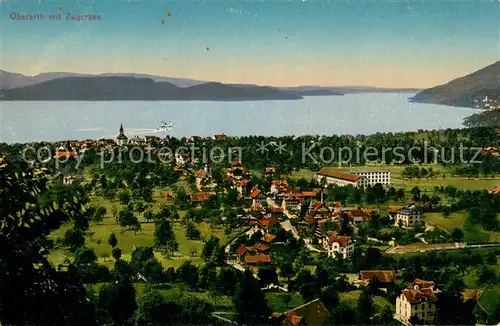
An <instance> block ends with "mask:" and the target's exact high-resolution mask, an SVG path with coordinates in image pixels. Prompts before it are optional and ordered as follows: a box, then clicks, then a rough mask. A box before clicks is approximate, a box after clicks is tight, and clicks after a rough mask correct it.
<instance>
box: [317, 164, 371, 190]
mask: <svg viewBox="0 0 500 326" xmlns="http://www.w3.org/2000/svg"><path fill="white" fill-rule="evenodd" d="M314 178H315V179H316V181H317V182H318V183H319V184H321V182H322V180H323V178H324V179H325V180H326V184H327V185H331V184H333V185H336V186H340V187H343V186H353V187H359V188H365V187H366V186H368V185H369V182H368V180H367V179H366V178H365V177H363V176H360V175H356V174H352V173H345V172H342V171H340V170H337V169H332V168H322V169H321V170H320V171H319V172H316V173H315V174H314Z"/></svg>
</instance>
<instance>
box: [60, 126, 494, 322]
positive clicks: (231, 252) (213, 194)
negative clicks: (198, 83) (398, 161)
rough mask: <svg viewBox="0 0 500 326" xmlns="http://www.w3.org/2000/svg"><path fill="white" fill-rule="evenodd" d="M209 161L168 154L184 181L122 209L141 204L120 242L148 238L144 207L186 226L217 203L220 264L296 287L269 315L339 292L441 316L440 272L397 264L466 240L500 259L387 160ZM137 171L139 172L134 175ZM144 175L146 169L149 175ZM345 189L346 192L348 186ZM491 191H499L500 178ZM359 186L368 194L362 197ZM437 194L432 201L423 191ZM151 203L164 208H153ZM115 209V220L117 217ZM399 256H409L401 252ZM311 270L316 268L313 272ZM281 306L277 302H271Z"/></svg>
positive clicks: (66, 178)
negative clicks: (353, 163) (441, 221)
mask: <svg viewBox="0 0 500 326" xmlns="http://www.w3.org/2000/svg"><path fill="white" fill-rule="evenodd" d="M227 139H228V137H227V136H225V135H216V136H214V137H213V138H212V141H225V140H227ZM200 140H201V138H200V137H188V138H184V139H183V140H182V142H181V143H180V144H181V145H189V144H190V143H192V142H194V141H200ZM169 142H171V140H170V139H169V138H165V139H161V138H158V137H144V138H138V137H135V138H130V139H129V138H128V137H127V136H126V135H125V133H124V128H123V126H121V127H120V130H119V134H118V136H117V138H116V140H112V139H109V140H97V141H93V140H87V141H64V142H59V143H56V144H54V146H55V147H56V148H58V149H60V151H58V152H57V154H56V156H55V157H54V159H55V160H60V161H65V162H66V161H67V162H70V163H71V159H72V158H76V157H78V156H79V155H81V154H82V153H85V152H86V151H87V150H89V149H91V150H92V151H94V152H99V151H104V150H116V149H121V148H127V147H129V146H140V147H141V148H143V149H145V150H149V151H152V152H156V153H157V152H158V149H159V148H160V147H161V146H162V145H165V144H168V143H169ZM68 159H69V160H68ZM213 165H214V164H212V163H211V162H210V161H209V160H207V159H206V157H204V158H202V159H200V160H198V159H195V160H192V159H190V157H189V155H188V154H187V153H184V154H182V155H175V157H173V160H172V163H169V164H167V165H165V166H166V167H167V168H168V169H171V171H172V173H174V175H175V180H178V181H177V182H176V183H177V184H182V185H183V186H182V187H181V188H183V189H185V190H182V191H179V189H178V188H176V187H174V188H171V187H170V188H169V187H168V186H167V187H160V188H158V189H156V190H154V191H153V195H154V196H153V199H152V201H153V203H154V202H157V203H156V204H154V205H153V206H152V208H147V207H148V204H146V205H144V204H141V205H140V207H146V208H139V209H135V208H130V209H129V210H130V211H131V212H134V214H137V216H138V222H136V223H138V225H137V227H135V226H133V224H130V225H131V227H132V228H131V229H130V230H132V229H134V230H135V231H134V233H133V235H132V234H131V233H130V232H131V231H126V233H123V232H125V231H120V234H121V235H120V239H127V240H126V241H127V242H130V244H133V248H132V251H131V252H130V253H125V252H124V253H123V254H124V256H125V255H131V256H133V253H134V251H135V250H136V243H135V240H134V239H135V237H136V236H138V235H141V234H143V235H142V237H144V235H146V234H149V236H148V237H149V239H150V240H147V242H149V243H151V242H152V241H153V233H152V231H154V230H153V229H148V227H149V224H147V223H148V221H149V218H150V217H147V215H148V216H149V215H158V214H159V215H161V214H162V212H166V211H169V210H170V211H171V210H174V211H175V210H178V213H176V214H177V215H180V217H181V223H179V222H176V221H175V220H174V224H173V225H174V227H175V228H176V230H178V228H179V227H182V225H183V224H184V225H186V227H187V229H186V230H189V229H190V228H193V229H196V228H200V227H201V224H199V221H196V219H195V220H193V221H196V222H195V223H193V222H192V221H191V220H189V221H188V222H186V223H187V224H185V223H184V222H182V221H183V220H188V219H189V217H187V216H198V215H201V216H203V215H207V216H208V215H210V216H212V214H215V215H213V216H212V217H210V222H202V223H205V224H204V225H206V223H209V224H210V225H211V226H210V227H209V230H208V231H206V232H208V233H207V237H208V236H211V235H210V233H211V232H213V231H214V230H217V228H218V227H222V226H224V228H225V231H224V233H225V234H226V236H224V237H223V238H225V239H226V240H225V241H222V242H221V243H220V244H222V245H223V254H222V256H219V257H223V258H222V260H221V262H222V264H223V265H224V266H226V267H228V268H232V269H234V270H235V271H237V272H241V273H243V272H245V271H247V270H248V271H250V272H251V273H252V275H253V277H254V278H255V280H256V281H257V282H258V284H259V285H260V286H261V287H262V288H261V290H262V291H263V292H264V293H267V294H269V295H271V294H272V293H276V298H285V299H278V301H279V300H285V301H288V300H292V299H286V298H288V296H289V295H292V297H290V298H297V299H294V300H293V302H297V305H296V307H295V308H293V309H289V307H288V305H289V302H287V303H286V306H285V308H286V309H283V307H282V306H281V307H282V308H281V310H282V311H274V312H273V313H272V315H271V316H269V318H270V319H271V320H273V323H278V324H281V325H321V324H324V323H325V322H326V320H327V319H328V318H331V316H332V312H331V311H329V310H331V309H333V308H332V307H334V304H333V303H332V302H336V300H338V298H337V297H339V296H340V298H345V297H349V296H353V298H352V299H350V301H349V300H348V302H351V304H356V302H357V304H360V303H359V302H360V300H361V301H362V300H367V302H371V303H370V305H373V307H372V308H370V309H371V310H370V311H372V315H371V316H369V317H367V318H368V320H372V322H374V323H375V322H379V323H382V322H383V323H386V324H387V323H389V324H391V323H396V324H397V323H402V324H405V325H414V324H431V323H433V322H434V321H435V319H436V318H437V309H438V306H439V303H438V297H439V296H438V295H437V294H439V293H440V291H441V289H440V288H438V283H439V284H440V286H445V285H446V284H443V279H442V276H439V277H438V279H428V278H426V279H425V280H424V279H422V278H420V276H419V275H422V273H414V272H410V270H409V268H408V267H407V266H405V265H404V264H411V265H412V266H414V267H412V268H417V269H419V268H421V267H420V266H419V265H418V264H417V263H416V262H415V261H413V260H412V259H414V258H412V257H413V255H417V256H418V255H429V256H425V257H427V258H425V259H431V258H430V257H435V256H432V255H436V254H438V255H441V256H439V257H442V258H443V259H445V257H448V256H446V255H448V253H449V255H455V254H453V253H454V252H461V251H462V250H468V251H469V252H470V250H487V251H484V253H488V255H489V254H490V253H491V255H494V256H495V259H496V254H498V249H496V248H498V247H499V243H494V242H488V243H475V242H472V243H468V241H466V239H464V237H463V236H455V235H454V234H451V236H450V232H448V231H446V230H443V229H442V227H440V226H439V225H437V224H436V223H434V222H433V223H431V222H430V221H429V219H428V218H426V217H425V216H424V215H425V214H429V213H425V212H426V211H429V208H430V207H434V206H435V205H437V203H438V202H439V200H440V199H439V198H438V197H437V196H436V195H434V196H433V197H432V198H430V197H429V199H428V200H423V199H422V197H420V191H419V190H418V189H417V190H415V188H413V189H411V191H409V190H403V189H399V190H396V188H395V187H394V186H395V185H394V182H395V181H396V187H401V186H402V185H403V184H402V183H401V182H402V180H401V175H402V174H401V173H398V175H397V176H394V175H393V172H392V171H394V169H393V167H391V166H388V165H385V166H375V167H371V168H370V167H366V166H365V167H361V168H359V167H357V168H352V167H350V168H348V169H339V168H332V167H322V168H320V169H318V170H317V171H311V172H310V173H307V174H305V175H304V176H303V177H300V178H297V177H294V176H293V172H292V174H290V173H284V172H283V171H282V170H281V171H280V168H279V167H276V166H268V167H263V168H262V169H261V170H256V169H248V168H246V167H245V162H243V161H241V160H235V161H231V162H229V163H228V164H227V165H225V166H224V165H223V166H221V165H220V164H218V165H217V166H213ZM391 169H392V171H391ZM68 171H73V172H68ZM54 172H55V173H54V174H53V176H52V182H53V183H60V184H63V185H65V186H68V187H71V186H72V185H74V184H81V185H83V186H84V187H88V189H89V190H91V191H92V192H94V193H95V189H98V188H96V184H97V185H98V184H99V183H100V184H101V186H100V187H104V185H105V184H109V183H110V182H111V179H109V180H108V181H103V178H104V180H106V179H107V177H106V176H103V175H102V174H101V175H100V176H99V175H96V174H95V172H94V173H93V177H92V184H93V186H91V185H90V180H89V175H88V174H87V176H85V174H86V173H83V174H82V173H81V172H78V171H75V170H71V169H64V168H63V169H62V170H60V171H54ZM300 173H302V172H300ZM405 173H406V172H405ZM408 173H409V172H408ZM138 176H139V175H138V174H136V177H135V178H136V179H137V177H138ZM96 177H97V179H96ZM145 177H146V178H148V176H146V175H145ZM108 178H109V177H108ZM141 178H142V177H141ZM96 180H97V181H96ZM134 180H135V179H134ZM96 182H97V183H96ZM134 182H135V181H134ZM404 182H405V183H408V182H410V181H404ZM120 187H122V188H123V186H119V188H120ZM108 188H109V186H108ZM92 189H94V190H92ZM342 189H345V190H346V191H347V192H351V193H353V194H351V195H348V196H347V197H345V196H343V195H342V191H344V190H342ZM102 190H104V189H101V190H98V191H97V193H95V195H94V196H96V199H98V202H103V200H105V199H104V198H101V196H102ZM124 191H125V190H121V191H120V193H118V195H117V196H118V197H119V201H120V202H122V204H126V203H128V205H126V206H124V205H120V204H113V205H115V206H116V205H118V206H119V207H122V210H126V209H128V208H127V207H129V206H130V204H131V203H132V201H130V199H128V200H126V201H123V199H122V197H123V196H122V193H123V192H124ZM443 191H444V190H443ZM417 192H418V196H417ZM490 192H491V193H492V194H496V193H498V187H494V188H493V189H492V190H491V191H490ZM405 193H406V194H405ZM436 193H437V192H436ZM98 194H100V195H98ZM104 196H107V195H106V194H104ZM358 196H359V198H357V199H356V197H358ZM365 196H367V197H366V198H367V200H361V198H362V197H363V198H364V197H365ZM424 196H427V194H424ZM337 198H344V199H337ZM368 198H372V199H369V200H368ZM436 198H438V199H436ZM433 201H435V202H436V203H434V204H432V203H430V202H433ZM221 203H222V204H221ZM137 205H139V203H137ZM179 205H180V206H179ZM149 206H151V204H149ZM110 207H111V206H110ZM138 207H139V206H138ZM155 207H156V208H155ZM175 207H180V208H175ZM107 210H108V212H107V213H106V214H107V215H109V214H111V212H110V208H109V207H107ZM114 210H116V209H115V208H114ZM104 211H106V209H105V210H104ZM135 211H137V213H135ZM157 211H159V213H155V212H157ZM151 212H152V213H151ZM117 213H120V214H117ZM121 214H122V212H121V211H117V212H115V213H113V215H115V216H119V215H121ZM124 215H125V214H124ZM159 215H158V216H159ZM169 215H172V213H169ZM174 215H175V214H174ZM214 216H215V217H214ZM213 218H215V220H213ZM106 219H107V218H106ZM116 219H117V221H118V217H116ZM109 220H111V219H109ZM202 220H203V218H202ZM207 221H208V220H207ZM119 224H120V225H122V224H121V223H119ZM177 225H179V227H178V226H177ZM187 225H190V226H189V227H188V226H187ZM124 226H125V224H124ZM100 228H102V227H101V226H99V223H98V224H97V225H95V226H94V225H93V226H91V229H92V230H94V232H92V233H96V232H102V231H97V230H99V229H100ZM127 228H128V227H127ZM114 229H115V228H114V227H113V230H114ZM146 230H151V231H146ZM210 230H212V231H210ZM113 232H116V231H113ZM137 232H139V233H137ZM145 232H151V233H145ZM186 232H188V231H186ZM217 232H218V231H217ZM174 233H175V234H176V239H177V241H179V242H181V243H180V247H185V245H184V244H183V243H182V241H183V240H181V239H180V238H179V234H178V233H177V231H175V232H174ZM186 234H187V233H186ZM204 234H205V233H204ZM217 234H218V233H217ZM107 235H108V234H103V235H102V236H103V237H104V236H107ZM190 239H191V238H190ZM92 241H95V240H92ZM99 241H100V240H99ZM120 241H123V240H120ZM186 241H188V242H189V243H192V244H194V243H195V242H193V241H191V240H186ZM217 241H219V240H217ZM209 242H210V240H207V238H205V239H204V240H203V239H202V240H197V243H205V246H206V245H207V243H209ZM100 247H102V245H101V244H99V243H98V244H97V247H96V249H97V248H100ZM98 250H99V251H101V249H98ZM179 250H180V249H179ZM495 250H496V251H495ZM174 251H175V250H174ZM189 251H190V253H189V255H186V254H180V253H173V256H170V258H167V259H166V260H160V261H161V263H162V265H164V268H165V269H168V268H170V267H169V266H171V265H170V264H171V263H172V262H175V264H176V265H177V266H178V264H179V263H180V262H190V261H193V262H195V261H196V260H193V259H194V258H195V257H197V253H196V252H197V250H195V249H193V248H190V249H189ZM493 252H495V254H493ZM103 255H104V257H103V258H99V261H101V262H102V263H104V264H105V265H108V264H109V260H106V258H105V257H106V256H105V255H109V254H103ZM155 255H156V254H155ZM160 255H161V254H160ZM169 255H171V254H169ZM183 255H184V256H183ZM442 255H444V256H442ZM475 255H476V254H475ZM189 256H191V257H189ZM159 257H160V256H159ZM400 257H404V258H403V260H401V259H402V258H400ZM415 257H416V256H415ZM450 257H451V256H450ZM482 257H486V256H482ZM488 257H489V256H488ZM476 258H477V257H476ZM172 259H173V260H172ZM218 259H221V258H218ZM419 259H420V258H419ZM446 259H448V258H446ZM479 259H480V260H481V259H486V258H479ZM179 260H180V261H179ZM176 261H177V262H176ZM476 261H477V260H476ZM405 262H406V263H405ZM401 264H403V265H401ZM415 264H417V265H415ZM466 264H469V263H466ZM494 265H496V262H494ZM436 267H437V266H436ZM219 268H222V267H219ZM426 271H427V272H426V274H425V275H436V274H435V272H431V267H430V266H426ZM321 273H330V276H327V277H326V279H327V280H326V281H323V283H321V281H319V279H320V278H321ZM314 278H318V280H316V281H313V280H314ZM138 281H142V282H146V283H150V282H151V279H150V278H149V276H147V275H142V274H138ZM321 284H322V285H321ZM339 284H340V285H339ZM446 286H448V285H446ZM485 291H486V292H488V295H491V294H489V292H490V291H491V290H489V289H488V288H486V289H484V288H479V287H478V288H464V287H461V288H460V292H459V293H460V295H461V298H462V300H463V301H464V304H465V303H467V302H472V303H474V304H475V303H476V302H479V298H480V297H481V296H482V295H483V293H484V292H485ZM365 293H368V294H367V295H368V299H366V298H365V297H364V295H365ZM332 296H333V298H332ZM298 298H300V300H299V299H298ZM335 298H337V299H335ZM363 298H365V299H363ZM331 300H333V301H331ZM342 300H343V299H341V301H342ZM277 306H279V304H278V305H275V307H277ZM225 309H226V308H224V309H223V310H221V311H215V312H214V313H213V317H214V318H216V319H218V320H219V321H221V322H227V323H234V321H233V320H232V319H231V318H229V317H230V316H231V312H230V311H226V310H225ZM352 309H355V308H352ZM274 310H278V309H274ZM338 318H340V317H338ZM391 321H392V322H391Z"/></svg>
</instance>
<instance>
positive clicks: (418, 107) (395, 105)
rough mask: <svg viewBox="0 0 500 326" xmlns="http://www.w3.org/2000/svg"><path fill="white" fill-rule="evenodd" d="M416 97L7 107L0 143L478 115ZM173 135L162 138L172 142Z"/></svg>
mask: <svg viewBox="0 0 500 326" xmlns="http://www.w3.org/2000/svg"><path fill="white" fill-rule="evenodd" d="M413 95H414V94H412V93H366V94H352V95H345V96H314V97H305V98H304V99H303V100H297V101H256V102H198V101H193V102H172V101H164V102H158V101H152V102H149V101H140V102H131V101H113V102H59V101H56V102H41V101H36V102H21V101H13V102H10V101H7V102H0V142H8V143H13V142H29V141H41V140H45V141H56V140H65V139H87V138H91V139H97V138H101V137H107V138H115V137H116V136H117V135H118V129H119V127H120V123H123V127H124V129H125V134H127V135H128V136H132V135H133V134H135V133H138V134H141V135H144V134H155V133H152V132H151V131H149V132H148V131H138V130H135V131H134V130H131V129H141V128H145V129H147V128H150V129H155V128H157V127H158V126H159V125H160V124H161V121H162V120H165V121H167V122H172V123H173V124H174V128H173V130H171V131H169V132H168V134H170V135H171V136H174V137H182V136H193V135H198V136H213V135H215V134H226V135H228V136H245V135H264V136H280V135H295V136H300V135H305V134H310V135H332V134H337V135H340V134H352V135H356V134H365V135H368V134H373V133H376V132H398V131H415V130H417V129H439V128H443V129H445V128H459V127H462V121H463V118H464V117H466V116H468V115H470V114H472V113H474V112H477V111H476V110H474V109H468V108H457V107H449V106H441V105H434V104H419V103H409V102H408V101H407V98H409V97H411V96H413ZM166 134H167V133H156V135H158V136H165V135H166Z"/></svg>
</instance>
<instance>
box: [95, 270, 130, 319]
mask: <svg viewBox="0 0 500 326" xmlns="http://www.w3.org/2000/svg"><path fill="white" fill-rule="evenodd" d="M97 307H98V309H99V310H100V311H102V314H103V319H104V320H110V321H112V322H114V323H116V324H118V325H124V324H126V323H127V321H128V320H129V319H130V318H131V317H132V316H133V315H134V312H135V309H136V308H137V305H136V302H135V289H134V287H133V286H132V284H131V283H130V282H129V281H128V280H127V279H121V280H120V281H119V282H117V283H110V284H106V285H104V286H103V287H102V288H101V290H100V291H99V296H98V299H97Z"/></svg>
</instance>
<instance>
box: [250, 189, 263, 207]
mask: <svg viewBox="0 0 500 326" xmlns="http://www.w3.org/2000/svg"><path fill="white" fill-rule="evenodd" d="M250 198H252V205H255V204H260V205H262V204H263V203H264V202H266V201H267V199H266V196H265V195H264V194H263V193H262V191H260V189H257V188H254V189H253V191H252V193H251V194H250Z"/></svg>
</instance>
